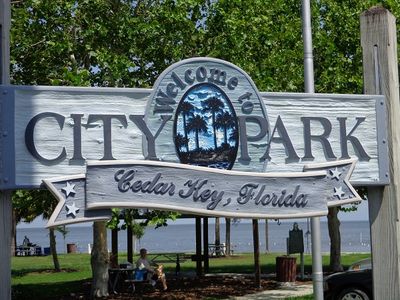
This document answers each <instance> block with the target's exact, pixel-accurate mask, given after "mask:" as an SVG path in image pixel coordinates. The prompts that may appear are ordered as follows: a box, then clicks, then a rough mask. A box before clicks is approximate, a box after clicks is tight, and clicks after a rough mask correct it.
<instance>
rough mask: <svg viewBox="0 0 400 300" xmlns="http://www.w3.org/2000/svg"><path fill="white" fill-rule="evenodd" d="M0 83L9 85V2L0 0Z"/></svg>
mask: <svg viewBox="0 0 400 300" xmlns="http://www.w3.org/2000/svg"><path fill="white" fill-rule="evenodd" d="M0 1H1V2H0V5H1V7H0V27H1V31H0V35H1V48H0V51H1V53H0V56H1V61H0V83H1V84H10V25H11V21H10V20H11V10H10V1H9V0H0Z"/></svg>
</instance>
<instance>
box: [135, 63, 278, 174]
mask: <svg viewBox="0 0 400 300" xmlns="http://www.w3.org/2000/svg"><path fill="white" fill-rule="evenodd" d="M143 121H144V124H142V126H143V127H146V128H145V129H146V133H144V135H143V155H144V157H145V158H146V159H151V160H160V161H165V162H176V163H177V162H180V163H185V164H191V165H197V166H207V167H214V168H222V169H232V170H236V171H247V172H263V171H264V170H265V165H266V161H267V160H266V158H268V151H269V148H268V142H269V139H270V137H269V135H270V130H269V122H268V117H267V113H266V109H265V106H264V102H263V99H262V96H261V95H260V94H259V92H258V91H257V88H256V86H255V85H254V82H253V81H252V80H251V78H250V77H249V75H247V74H246V73H245V72H244V71H243V70H242V69H240V68H238V67H237V66H235V65H233V64H231V63H229V62H226V61H223V60H220V59H215V58H210V57H197V58H191V59H186V60H183V61H180V62H177V63H175V64H173V65H172V66H170V67H169V68H167V69H166V70H165V71H164V72H163V73H162V74H161V75H160V76H159V77H158V79H157V81H156V82H155V84H154V87H153V91H152V92H151V94H150V96H149V102H148V103H147V107H146V111H145V118H144V120H143Z"/></svg>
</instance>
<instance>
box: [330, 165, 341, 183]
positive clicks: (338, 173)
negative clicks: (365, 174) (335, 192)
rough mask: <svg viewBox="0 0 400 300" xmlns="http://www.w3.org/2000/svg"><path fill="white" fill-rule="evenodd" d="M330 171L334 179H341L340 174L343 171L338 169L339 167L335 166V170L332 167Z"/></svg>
mask: <svg viewBox="0 0 400 300" xmlns="http://www.w3.org/2000/svg"><path fill="white" fill-rule="evenodd" d="M329 171H330V172H331V175H332V179H333V178H335V179H336V180H337V181H339V180H340V178H339V177H340V175H342V173H341V172H339V170H338V168H335V169H334V170H333V169H331V170H329Z"/></svg>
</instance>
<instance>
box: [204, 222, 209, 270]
mask: <svg viewBox="0 0 400 300" xmlns="http://www.w3.org/2000/svg"><path fill="white" fill-rule="evenodd" d="M203 253H204V273H208V272H209V271H210V268H209V266H210V264H209V262H210V261H209V257H208V217H204V218H203Z"/></svg>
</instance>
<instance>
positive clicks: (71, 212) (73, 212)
mask: <svg viewBox="0 0 400 300" xmlns="http://www.w3.org/2000/svg"><path fill="white" fill-rule="evenodd" d="M65 208H66V209H67V211H68V213H67V216H68V215H72V216H73V217H74V218H75V217H76V214H77V213H78V212H79V207H76V206H75V202H73V203H72V205H65Z"/></svg>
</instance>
